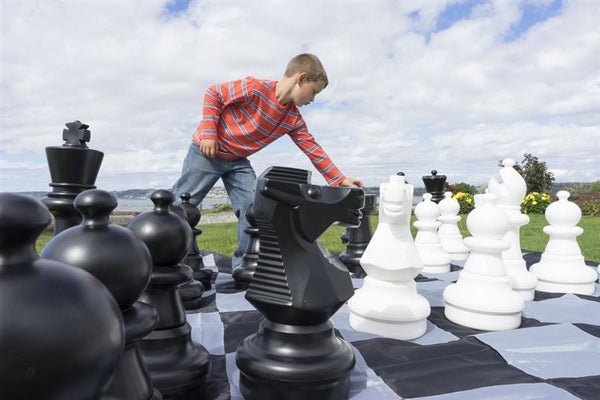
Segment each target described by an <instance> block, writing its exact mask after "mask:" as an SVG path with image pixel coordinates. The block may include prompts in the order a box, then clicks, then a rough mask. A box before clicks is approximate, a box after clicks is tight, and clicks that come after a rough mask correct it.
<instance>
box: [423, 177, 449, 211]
mask: <svg viewBox="0 0 600 400" xmlns="http://www.w3.org/2000/svg"><path fill="white" fill-rule="evenodd" d="M422 179H423V183H424V184H425V190H427V193H431V201H433V202H434V203H439V202H440V201H442V200H444V184H445V183H446V175H438V174H437V171H436V170H435V169H434V170H433V171H431V175H425V176H423V177H422Z"/></svg>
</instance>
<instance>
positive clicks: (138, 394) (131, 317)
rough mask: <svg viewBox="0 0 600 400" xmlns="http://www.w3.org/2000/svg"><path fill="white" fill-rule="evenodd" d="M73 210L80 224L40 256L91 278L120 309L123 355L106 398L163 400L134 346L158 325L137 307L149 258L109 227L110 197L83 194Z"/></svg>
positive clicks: (151, 312)
mask: <svg viewBox="0 0 600 400" xmlns="http://www.w3.org/2000/svg"><path fill="white" fill-rule="evenodd" d="M73 204H74V206H75V209H76V210H77V211H79V212H80V213H81V215H82V216H83V223H82V224H81V225H77V226H73V227H71V228H69V229H65V230H64V231H62V232H61V233H60V234H59V235H57V236H54V238H53V239H51V240H50V241H49V242H48V244H47V245H46V247H45V248H44V250H43V251H42V254H41V256H42V257H44V258H48V259H52V260H56V261H62V262H64V263H67V264H70V265H73V266H76V267H79V268H81V269H84V270H86V271H87V272H89V273H91V274H92V275H94V276H95V277H96V278H98V279H99V280H100V281H101V282H102V283H103V284H104V285H106V287H107V288H108V290H110V292H111V293H112V295H113V296H114V298H115V299H116V300H117V302H118V303H119V307H120V308H121V312H122V313H123V320H124V323H125V334H126V343H125V351H124V353H123V356H122V357H121V359H120V360H119V364H118V367H117V370H116V372H115V375H114V377H113V379H112V381H111V383H110V385H109V387H108V388H107V390H106V391H105V392H104V395H105V396H107V398H112V397H115V398H119V399H128V400H148V399H153V400H156V399H162V396H161V395H160V393H159V392H158V391H157V390H156V389H154V387H153V386H152V381H151V380H150V375H149V374H148V371H147V370H146V366H145V365H144V363H143V360H142V358H141V356H140V354H139V349H138V341H139V340H140V339H142V338H143V337H144V336H146V335H147V334H149V333H150V332H152V330H153V329H154V327H156V325H157V324H158V313H157V312H156V309H154V307H152V306H150V305H148V304H146V303H142V302H140V301H137V299H138V298H139V297H140V295H141V294H142V293H143V291H144V289H145V288H146V286H147V285H148V282H149V281H150V274H151V273H152V259H151V258H150V252H149V251H148V248H147V247H146V245H145V244H144V242H143V241H142V240H141V239H140V238H139V237H137V236H136V235H135V234H133V233H132V232H131V231H130V230H129V229H126V228H123V227H122V226H119V225H116V224H111V223H110V221H109V216H110V213H111V212H112V210H114V209H115V208H116V207H117V199H116V198H115V197H114V196H113V195H112V194H110V193H109V192H106V191H103V190H98V189H90V190H86V191H85V192H81V193H80V194H79V195H77V197H75V201H74V203H73ZM111 396H112V397H111Z"/></svg>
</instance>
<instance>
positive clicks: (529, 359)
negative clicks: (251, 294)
mask: <svg viewBox="0 0 600 400" xmlns="http://www.w3.org/2000/svg"><path fill="white" fill-rule="evenodd" d="M524 258H525V260H526V262H527V267H529V266H531V265H532V264H534V263H536V262H537V261H539V258H540V254H539V253H524ZM204 263H205V265H206V266H207V267H209V268H212V269H218V270H219V275H218V277H217V281H216V284H215V287H214V289H213V290H216V301H215V302H213V303H212V304H210V305H209V306H207V307H205V308H203V309H201V310H199V311H192V312H188V314H187V319H188V322H189V323H190V325H191V326H192V338H193V340H194V341H195V342H198V343H200V344H201V345H203V346H204V347H205V348H206V349H207V350H208V351H209V353H210V356H211V361H212V367H211V372H210V375H209V377H208V384H207V399H219V400H226V399H232V400H241V399H242V396H241V394H240V391H239V371H238V369H237V367H236V364H235V351H236V349H237V347H238V345H239V344H240V343H241V342H242V340H243V339H244V338H246V337H247V336H248V335H250V334H252V333H254V332H256V330H257V328H258V324H259V321H260V319H261V318H262V316H261V314H260V313H259V312H258V311H256V310H255V309H254V307H252V305H251V304H250V303H248V302H247V301H246V299H245V298H244V294H245V292H244V291H241V290H238V289H235V286H234V283H233V279H232V277H231V260H230V259H228V258H227V257H224V256H222V255H219V254H207V255H205V256H204ZM587 264H588V265H589V266H590V267H594V268H595V267H597V265H598V264H597V263H592V262H588V263H587ZM460 269H461V265H452V270H451V272H449V273H445V274H421V275H419V276H418V277H417V279H416V281H417V289H418V292H419V293H420V294H422V295H423V296H424V297H425V298H427V300H428V301H429V303H430V304H431V315H430V316H429V318H428V322H427V332H426V333H425V335H423V336H422V337H420V338H418V339H415V340H411V341H403V340H394V339H387V338H382V337H379V336H377V335H372V334H366V333H361V332H356V331H354V330H353V329H352V328H351V327H350V325H349V323H348V318H349V315H348V313H349V311H348V308H347V305H344V306H343V307H342V308H341V309H340V310H339V311H338V312H337V313H336V314H335V315H334V316H333V317H332V320H333V322H334V325H335V327H336V333H337V334H338V335H340V336H342V337H343V338H344V339H345V340H346V341H347V342H349V343H350V344H351V346H352V348H353V350H354V353H355V355H356V366H355V368H354V370H353V372H352V375H351V377H350V395H349V398H350V399H352V400H386V399H390V400H392V399H432V400H433V399H435V400H442V399H444V400H450V399H452V400H470V399H472V400H484V399H528V400H534V399H548V400H560V399H588V400H592V399H596V400H597V399H600V289H599V288H598V282H597V281H596V284H595V285H596V291H595V293H594V294H593V295H591V296H584V295H572V294H560V293H542V292H536V294H535V299H534V300H533V301H529V302H526V305H525V309H524V310H523V314H522V323H521V327H520V328H519V329H515V330H511V331H499V332H483V331H477V330H473V329H469V328H465V327H462V326H459V325H456V324H454V323H452V322H450V321H449V320H448V319H447V318H446V317H445V316H444V301H443V298H442V292H443V290H444V288H445V287H446V286H447V285H449V284H450V283H452V282H455V281H456V279H457V277H458V273H459V271H460ZM353 283H354V287H355V288H359V287H360V286H361V285H362V279H354V280H353Z"/></svg>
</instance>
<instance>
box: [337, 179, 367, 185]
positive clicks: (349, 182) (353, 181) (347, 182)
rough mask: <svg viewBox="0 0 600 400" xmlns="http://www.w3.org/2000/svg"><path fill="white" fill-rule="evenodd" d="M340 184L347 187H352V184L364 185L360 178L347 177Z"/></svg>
mask: <svg viewBox="0 0 600 400" xmlns="http://www.w3.org/2000/svg"><path fill="white" fill-rule="evenodd" d="M340 186H345V187H352V186H358V187H363V183H362V181H361V180H360V179H358V178H346V179H344V180H343V181H342V183H340Z"/></svg>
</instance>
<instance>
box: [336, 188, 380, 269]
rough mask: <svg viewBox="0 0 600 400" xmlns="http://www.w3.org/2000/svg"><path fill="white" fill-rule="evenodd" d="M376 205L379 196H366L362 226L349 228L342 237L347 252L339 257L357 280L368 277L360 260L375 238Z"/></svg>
mask: <svg viewBox="0 0 600 400" xmlns="http://www.w3.org/2000/svg"><path fill="white" fill-rule="evenodd" d="M376 204H377V196H376V195H374V194H366V195H365V206H364V207H363V209H362V210H361V212H362V218H361V220H360V226H358V227H357V228H348V229H347V230H346V232H345V234H343V235H342V242H343V243H345V244H346V251H345V252H344V253H342V254H340V255H339V259H340V261H341V262H342V263H344V265H345V266H346V267H347V268H348V270H349V271H350V273H351V274H352V276H353V277H355V278H362V277H364V276H365V275H366V274H365V271H364V269H363V268H362V267H361V265H360V259H361V257H362V255H363V253H364V252H365V249H366V248H367V246H368V245H369V242H370V241H371V237H372V236H373V231H372V230H371V214H373V212H374V211H375V206H376Z"/></svg>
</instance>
